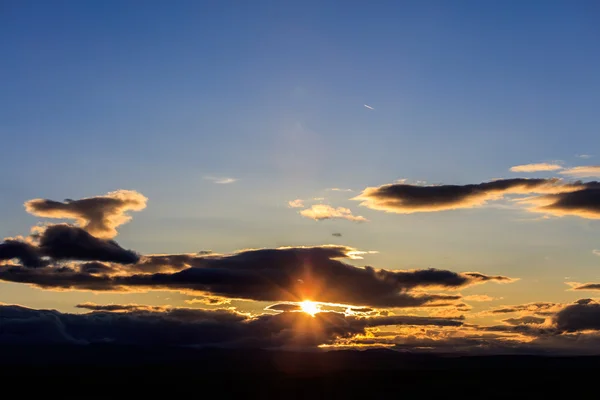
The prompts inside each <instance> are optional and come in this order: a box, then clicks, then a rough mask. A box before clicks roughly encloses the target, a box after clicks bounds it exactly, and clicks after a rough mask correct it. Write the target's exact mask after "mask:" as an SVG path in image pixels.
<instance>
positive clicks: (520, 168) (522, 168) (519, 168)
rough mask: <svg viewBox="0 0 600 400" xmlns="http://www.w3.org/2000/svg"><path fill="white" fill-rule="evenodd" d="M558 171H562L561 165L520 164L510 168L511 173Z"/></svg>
mask: <svg viewBox="0 0 600 400" xmlns="http://www.w3.org/2000/svg"><path fill="white" fill-rule="evenodd" d="M559 169H563V167H562V165H558V164H549V163H536V164H522V165H515V166H514V167H511V168H510V170H511V171H512V172H544V171H558V170H559Z"/></svg>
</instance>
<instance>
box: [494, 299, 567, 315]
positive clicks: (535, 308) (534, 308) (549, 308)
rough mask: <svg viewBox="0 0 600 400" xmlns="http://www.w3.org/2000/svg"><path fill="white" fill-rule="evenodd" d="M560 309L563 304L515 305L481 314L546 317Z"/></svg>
mask: <svg viewBox="0 0 600 400" xmlns="http://www.w3.org/2000/svg"><path fill="white" fill-rule="evenodd" d="M562 307H563V304H561V303H550V302H537V303H526V304H517V305H513V306H501V307H498V308H493V309H491V310H487V311H484V312H483V314H487V315H493V314H510V313H522V314H528V315H539V316H548V315H553V314H554V313H555V312H556V311H557V310H559V309H561V308H562Z"/></svg>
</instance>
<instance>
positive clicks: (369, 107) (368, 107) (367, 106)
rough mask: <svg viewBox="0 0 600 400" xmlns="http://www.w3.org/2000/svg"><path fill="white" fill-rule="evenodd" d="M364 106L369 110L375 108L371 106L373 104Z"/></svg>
mask: <svg viewBox="0 0 600 400" xmlns="http://www.w3.org/2000/svg"><path fill="white" fill-rule="evenodd" d="M364 106H365V108H366V109H369V110H375V107H371V106H370V105H368V104H365V105H364Z"/></svg>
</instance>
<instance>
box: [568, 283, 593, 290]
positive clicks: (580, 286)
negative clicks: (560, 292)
mask: <svg viewBox="0 0 600 400" xmlns="http://www.w3.org/2000/svg"><path fill="white" fill-rule="evenodd" d="M567 284H569V285H570V286H571V290H600V283H577V282H567Z"/></svg>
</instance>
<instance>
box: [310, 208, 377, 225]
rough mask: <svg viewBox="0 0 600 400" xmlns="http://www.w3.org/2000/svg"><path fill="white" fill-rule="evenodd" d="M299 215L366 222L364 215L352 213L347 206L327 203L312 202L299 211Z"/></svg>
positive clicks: (316, 219)
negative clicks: (309, 205)
mask: <svg viewBox="0 0 600 400" xmlns="http://www.w3.org/2000/svg"><path fill="white" fill-rule="evenodd" d="M300 215H302V216H303V217H306V218H311V219H314V220H315V221H321V220H325V219H345V220H348V221H353V222H367V221H368V220H367V219H366V218H365V217H362V216H360V215H353V214H352V211H351V210H350V209H348V208H344V207H337V208H334V207H332V206H330V205H328V204H314V205H312V206H311V207H310V208H307V209H305V210H302V211H300Z"/></svg>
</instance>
